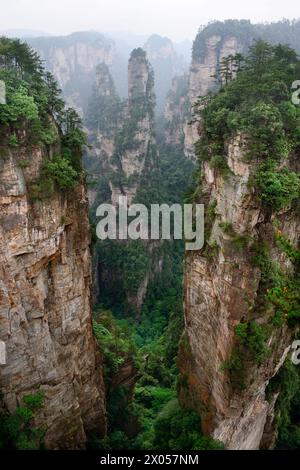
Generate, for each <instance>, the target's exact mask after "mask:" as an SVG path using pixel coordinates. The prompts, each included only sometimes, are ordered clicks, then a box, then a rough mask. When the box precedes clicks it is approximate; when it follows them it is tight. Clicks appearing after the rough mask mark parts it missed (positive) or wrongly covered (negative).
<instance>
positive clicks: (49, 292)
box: [0, 147, 106, 449]
mask: <svg viewBox="0 0 300 470" xmlns="http://www.w3.org/2000/svg"><path fill="white" fill-rule="evenodd" d="M45 158H46V153H45V149H43V148H42V147H41V148H39V147H33V148H32V149H28V148H25V147H19V148H18V149H16V150H9V149H8V148H4V147H2V148H1V159H0V260H1V268H0V340H1V342H3V343H4V344H5V349H6V363H5V364H2V365H0V389H1V393H2V395H3V400H4V403H5V406H6V407H7V409H8V410H9V411H10V412H14V410H15V408H16V406H17V405H19V404H20V403H21V401H22V397H23V396H24V395H27V394H35V393H37V392H42V393H43V394H44V398H45V399H44V406H43V408H42V409H41V411H40V412H39V413H38V414H37V416H36V418H35V424H36V425H37V426H39V427H41V428H43V429H45V431H46V433H45V444H46V446H47V448H51V449H77V448H83V447H84V446H85V443H86V432H87V431H89V430H91V429H97V430H98V431H99V433H100V434H102V435H104V434H105V428H106V420H105V398H104V385H103V379H102V366H101V358H100V357H99V355H98V354H99V353H98V352H97V350H96V346H95V342H94V338H93V333H92V325H91V307H90V285H91V263H90V250H89V244H90V233H89V222H88V217H87V213H88V205H87V198H86V192H85V188H84V187H83V186H82V185H79V186H78V187H77V189H76V190H75V191H74V192H73V194H70V195H69V196H67V195H64V194H62V193H61V192H59V191H58V192H55V194H54V195H53V196H52V197H51V198H49V199H45V200H41V201H33V200H32V199H31V197H30V185H31V183H32V182H33V181H34V180H35V179H36V178H38V177H39V173H40V168H41V165H42V163H43V161H44V159H45ZM24 159H26V161H28V166H26V168H24V166H22V165H21V162H22V161H24Z"/></svg>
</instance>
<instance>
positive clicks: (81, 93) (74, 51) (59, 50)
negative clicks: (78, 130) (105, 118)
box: [27, 32, 115, 113]
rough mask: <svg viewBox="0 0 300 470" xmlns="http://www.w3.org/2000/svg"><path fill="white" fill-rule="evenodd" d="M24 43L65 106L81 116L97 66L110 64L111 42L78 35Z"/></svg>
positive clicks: (34, 39)
mask: <svg viewBox="0 0 300 470" xmlns="http://www.w3.org/2000/svg"><path fill="white" fill-rule="evenodd" d="M27 42H28V43H29V44H30V46H32V47H33V48H34V49H35V50H36V51H37V52H38V54H39V56H40V57H41V58H42V59H43V60H44V61H45V66H46V68H47V69H48V70H49V71H50V72H51V73H52V74H53V75H54V77H55V78H56V80H57V81H58V84H59V86H60V87H61V89H62V91H63V93H64V97H65V99H66V101H67V103H68V105H69V106H72V107H74V108H76V109H77V110H78V111H80V112H81V113H82V112H83V111H84V109H85V107H86V104H87V100H88V97H89V96H90V94H91V89H92V84H93V82H94V78H95V70H96V67H97V65H98V64H101V63H105V64H107V65H112V63H113V60H114V57H115V46H114V43H113V41H111V40H109V39H107V38H105V37H104V36H102V35H101V34H100V33H93V32H80V33H73V34H71V35H69V36H61V37H51V36H50V37H41V38H32V39H28V40H27Z"/></svg>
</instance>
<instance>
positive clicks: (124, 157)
mask: <svg viewBox="0 0 300 470" xmlns="http://www.w3.org/2000/svg"><path fill="white" fill-rule="evenodd" d="M154 107H155V95H154V75H153V70H152V68H151V65H150V63H149V62H148V60H147V58H146V54H145V52H144V51H143V49H135V50H134V51H133V52H132V54H131V57H130V60H129V64H128V109H127V113H126V117H125V123H124V124H123V126H122V128H121V130H120V132H119V135H118V136H117V141H116V148H115V154H114V157H115V161H116V165H117V168H118V171H119V172H121V176H122V180H123V181H119V182H118V184H117V185H115V184H114V183H113V182H112V183H111V185H112V200H113V202H117V197H118V196H119V195H120V194H125V195H126V196H127V197H128V201H129V204H130V203H131V202H132V201H133V199H134V197H135V196H136V193H137V191H138V189H139V188H142V186H143V184H144V183H145V178H147V175H149V174H150V173H151V171H152V170H155V169H157V167H158V154H157V149H156V142H155V135H154ZM119 176H120V175H119Z"/></svg>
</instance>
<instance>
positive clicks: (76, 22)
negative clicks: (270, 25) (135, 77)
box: [0, 0, 300, 41]
mask: <svg viewBox="0 0 300 470" xmlns="http://www.w3.org/2000/svg"><path fill="white" fill-rule="evenodd" d="M0 7H1V10H0V31H7V30H10V29H22V30H25V29H27V30H31V31H32V30H38V32H39V33H38V34H41V32H45V33H50V34H69V33H70V32H73V31H83V30H97V31H101V32H116V31H130V32H132V33H136V34H142V35H148V34H150V33H158V34H161V35H164V36H169V37H170V38H171V39H173V40H176V41H179V40H183V39H186V38H187V39H193V38H194V37H195V34H196V32H197V30H198V27H199V26H200V25H202V24H206V23H207V22H208V21H210V20H214V19H218V20H222V19H227V18H237V19H251V20H252V21H255V22H264V21H268V22H269V21H274V20H279V19H282V18H289V19H293V18H299V16H300V12H299V0H285V1H283V0H252V1H251V2H244V1H241V0H225V1H221V0H218V1H216V0H0Z"/></svg>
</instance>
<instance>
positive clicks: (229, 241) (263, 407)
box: [179, 135, 300, 450]
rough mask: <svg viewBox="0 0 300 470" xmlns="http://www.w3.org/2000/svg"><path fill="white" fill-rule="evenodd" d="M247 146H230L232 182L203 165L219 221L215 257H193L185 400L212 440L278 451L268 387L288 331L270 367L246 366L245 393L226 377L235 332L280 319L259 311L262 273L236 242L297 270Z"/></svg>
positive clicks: (285, 226)
mask: <svg viewBox="0 0 300 470" xmlns="http://www.w3.org/2000/svg"><path fill="white" fill-rule="evenodd" d="M245 144H246V140H245V138H244V137H243V136H242V135H236V136H235V137H234V138H232V139H231V140H230V141H228V143H227V149H226V160H227V163H228V166H229V168H230V170H231V174H230V175H227V176H226V177H225V176H222V175H220V173H219V172H218V171H217V170H212V169H211V168H210V166H209V163H208V162H204V163H203V167H202V181H201V184H202V190H203V202H205V205H206V208H208V207H209V206H210V207H212V206H213V207H214V208H215V210H214V214H215V216H214V219H213V221H211V226H210V231H209V234H208V235H207V240H206V241H207V243H208V245H209V246H210V249H209V250H207V248H206V249H204V250H202V251H201V252H191V253H188V254H187V255H186V268H185V300H184V304H185V336H184V338H183V340H182V343H181V352H180V355H179V359H180V369H181V373H182V385H181V392H180V397H181V400H182V401H183V402H186V403H187V404H188V405H189V406H190V405H191V404H192V406H193V408H194V409H196V410H197V411H198V412H199V413H200V415H201V416H202V425H203V429H204V431H205V432H206V433H208V434H210V435H212V436H213V437H214V438H216V439H219V440H221V441H223V442H224V443H225V445H226V447H227V448H228V449H235V450H239V449H258V448H259V447H260V445H261V443H262V442H264V441H266V440H267V441H268V442H269V445H272V442H273V443H274V429H273V427H272V420H273V418H274V403H275V402H276V399H277V395H274V396H273V397H271V398H270V397H268V398H269V399H268V400H267V399H266V387H267V385H268V383H269V381H270V379H271V378H272V377H273V376H274V375H275V374H276V373H277V371H278V369H279V368H280V367H281V365H282V364H283V362H284V360H285V358H286V356H287V354H288V351H289V345H290V343H291V339H290V338H291V333H290V330H289V328H288V327H287V325H286V324H284V325H283V326H281V327H276V328H275V327H273V328H272V332H271V335H270V337H269V339H268V344H267V348H268V355H267V356H266V358H265V359H264V360H263V362H262V363H261V364H257V363H255V361H249V362H248V363H245V364H243V368H244V376H245V384H244V387H243V389H242V390H238V389H236V387H234V386H233V384H232V381H231V378H230V374H229V373H228V371H226V370H224V364H225V363H226V362H228V361H229V359H230V357H231V355H232V351H233V348H234V346H235V344H236V343H235V341H236V339H235V333H234V329H235V326H236V325H237V324H238V323H240V322H241V321H251V320H255V321H256V322H257V323H258V324H262V325H263V324H266V323H267V322H268V321H269V319H270V318H271V317H272V315H273V314H274V311H273V310H272V309H271V310H270V311H267V312H265V311H264V312H262V310H261V309H260V308H259V297H260V296H261V294H262V292H261V270H260V269H259V268H257V267H255V265H254V263H253V256H254V254H253V253H252V254H251V249H249V248H247V242H246V244H245V245H244V247H242V248H241V247H238V244H236V243H235V242H236V240H237V238H236V237H237V236H239V237H240V238H239V239H240V240H242V239H243V238H241V237H246V239H249V240H252V241H254V243H255V241H257V242H259V243H260V244H262V243H264V242H265V243H267V244H268V246H270V253H271V257H272V260H273V261H276V262H277V263H278V264H279V266H280V267H281V269H282V270H283V271H285V272H289V270H291V269H292V266H291V263H290V262H289V261H288V260H287V259H286V257H284V256H283V254H282V252H281V251H280V250H279V249H278V246H276V243H274V227H273V226H272V222H273V220H272V218H270V216H267V215H266V214H265V213H264V212H263V211H262V210H261V207H260V204H259V202H258V201H257V199H256V198H255V194H254V192H253V190H252V189H251V185H250V184H249V178H250V177H251V175H252V174H253V171H254V168H255V166H256V165H257V162H256V161H252V163H251V164H250V163H246V161H245V158H244V149H245ZM286 165H288V166H290V167H291V168H294V169H295V168H296V167H295V165H297V164H296V162H295V160H294V159H293V157H290V159H289V161H288V162H287V163H286ZM277 217H278V219H279V225H280V227H281V230H282V232H283V234H284V235H285V236H286V237H287V238H288V239H289V240H290V241H291V243H294V244H295V245H297V240H298V238H299V233H300V220H299V216H297V215H296V214H295V213H293V212H292V211H291V210H290V209H286V210H282V211H281V213H280V214H279V215H278V216H277ZM228 221H230V223H231V224H232V232H231V233H230V234H228V233H226V231H224V229H222V228H221V227H220V224H224V223H226V222H228ZM250 243H252V242H251V241H250ZM188 393H189V394H188ZM272 433H273V434H272Z"/></svg>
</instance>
